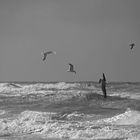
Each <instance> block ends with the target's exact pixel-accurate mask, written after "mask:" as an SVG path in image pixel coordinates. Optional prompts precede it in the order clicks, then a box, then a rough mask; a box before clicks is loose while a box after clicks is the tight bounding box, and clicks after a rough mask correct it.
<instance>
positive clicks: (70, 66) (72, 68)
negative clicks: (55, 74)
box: [67, 63, 76, 74]
mask: <svg viewBox="0 0 140 140" xmlns="http://www.w3.org/2000/svg"><path fill="white" fill-rule="evenodd" d="M67 72H74V73H75V74H76V71H75V70H74V66H73V65H72V64H71V63H69V69H68V70H67Z"/></svg>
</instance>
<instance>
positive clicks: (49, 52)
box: [43, 51, 56, 61]
mask: <svg viewBox="0 0 140 140" xmlns="http://www.w3.org/2000/svg"><path fill="white" fill-rule="evenodd" d="M48 54H56V52H54V51H47V52H44V53H43V55H44V57H43V61H45V60H46V58H47V55H48Z"/></svg>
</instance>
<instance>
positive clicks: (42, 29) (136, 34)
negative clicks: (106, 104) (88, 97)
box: [0, 0, 140, 82]
mask: <svg viewBox="0 0 140 140" xmlns="http://www.w3.org/2000/svg"><path fill="white" fill-rule="evenodd" d="M139 13H140V0H0V81H83V80H89V81H98V80H99V78H100V77H101V76H102V73H103V72H104V73H105V74H106V78H107V80H108V81H134V82H135V81H140V14H139ZM130 43H135V44H136V47H135V48H134V49H133V50H132V51H131V50H130V48H129V44H130ZM45 50H54V51H56V54H54V55H49V57H48V59H47V61H46V62H43V61H42V55H41V52H42V51H45ZM68 63H72V64H74V65H75V70H76V71H77V74H76V75H75V74H73V73H68V72H66V70H67V69H68V65H67V64H68Z"/></svg>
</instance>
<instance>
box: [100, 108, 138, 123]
mask: <svg viewBox="0 0 140 140" xmlns="http://www.w3.org/2000/svg"><path fill="white" fill-rule="evenodd" d="M102 121H103V122H106V123H110V124H115V125H140V112H139V111H134V110H131V109H129V108H128V109H127V110H126V111H125V112H124V113H122V114H119V115H116V116H114V117H111V118H107V119H103V120H102ZM102 121H101V122H102Z"/></svg>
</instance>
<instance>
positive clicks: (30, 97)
mask: <svg viewBox="0 0 140 140" xmlns="http://www.w3.org/2000/svg"><path fill="white" fill-rule="evenodd" d="M106 90H107V98H104V97H103V93H102V90H101V87H100V84H99V83H98V82H92V81H84V82H1V83H0V140H140V83H137V82H136V83H131V82H110V83H107V86H106Z"/></svg>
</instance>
